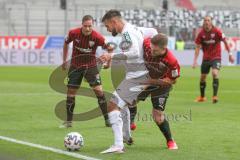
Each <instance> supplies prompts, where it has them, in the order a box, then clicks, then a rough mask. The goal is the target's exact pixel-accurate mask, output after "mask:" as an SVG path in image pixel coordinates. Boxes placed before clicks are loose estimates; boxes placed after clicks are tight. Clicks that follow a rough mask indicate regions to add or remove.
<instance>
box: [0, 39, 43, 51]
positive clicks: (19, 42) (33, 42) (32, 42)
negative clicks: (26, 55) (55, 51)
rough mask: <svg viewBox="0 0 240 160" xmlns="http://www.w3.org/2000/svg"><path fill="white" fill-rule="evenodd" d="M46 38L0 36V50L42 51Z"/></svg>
mask: <svg viewBox="0 0 240 160" xmlns="http://www.w3.org/2000/svg"><path fill="white" fill-rule="evenodd" d="M45 39H46V36H0V49H42V46H43V43H44V41H45Z"/></svg>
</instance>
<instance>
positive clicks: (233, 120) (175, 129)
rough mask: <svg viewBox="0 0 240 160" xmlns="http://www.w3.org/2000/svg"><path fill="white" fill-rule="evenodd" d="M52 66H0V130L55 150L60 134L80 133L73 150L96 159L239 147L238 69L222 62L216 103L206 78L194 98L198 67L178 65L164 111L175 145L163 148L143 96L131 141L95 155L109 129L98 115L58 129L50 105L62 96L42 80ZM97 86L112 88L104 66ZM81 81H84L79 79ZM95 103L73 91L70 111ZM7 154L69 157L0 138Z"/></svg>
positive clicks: (198, 154) (1, 152) (215, 152)
mask: <svg viewBox="0 0 240 160" xmlns="http://www.w3.org/2000/svg"><path fill="white" fill-rule="evenodd" d="M53 70H54V68H49V67H0V73H1V76H0V77H1V78H0V135H1V136H7V137H11V138H15V139H19V140H23V141H28V142H31V143H37V144H42V145H45V146H50V147H54V148H59V149H65V148H64V146H63V138H64V136H65V135H66V134H67V133H68V132H71V131H77V132H80V133H81V134H82V135H83V137H84V141H85V146H84V147H83V148H82V149H81V151H79V152H77V153H79V154H83V155H87V156H92V157H95V158H100V159H114V160H118V159H119V160H120V159H124V160H125V159H131V160H133V159H136V160H137V159H151V160H154V159H156V160H157V159H191V160H192V159H209V160H210V159H211V160H212V159H232V160H233V159H239V155H240V151H239V148H238V146H240V138H239V135H240V125H239V122H240V116H239V104H240V98H239V97H240V87H239V81H240V74H239V73H240V68H239V67H223V68H222V70H221V72H220V88H219V103H217V104H212V103H211V96H212V78H211V77H210V76H209V77H208V81H207V89H206V96H207V98H208V101H207V102H204V103H195V102H193V100H194V99H195V98H196V96H198V95H199V69H196V70H192V69H191V68H190V67H183V68H182V71H181V78H180V79H179V80H178V83H177V84H176V86H175V87H174V90H173V91H172V92H171V95H170V98H169V99H168V102H167V107H166V113H167V116H168V118H169V120H170V127H171V130H172V134H173V136H174V138H175V140H176V141H177V143H178V146H179V150H177V151H168V150H167V149H166V142H165V139H164V138H163V135H162V134H161V133H160V131H159V129H158V128H157V126H156V125H155V124H154V122H153V121H152V119H151V115H150V114H151V109H152V107H151V103H150V101H149V99H148V100H147V101H145V102H140V103H139V105H138V111H139V112H138V115H137V117H136V123H137V130H136V131H134V133H133V137H134V140H135V144H134V145H133V146H130V147H129V146H126V150H127V151H126V153H125V154H121V155H113V154H112V155H111V154H110V155H101V154H99V152H100V151H102V150H105V149H107V147H109V146H110V145H111V144H112V142H113V135H112V131H111V129H110V128H106V127H104V121H103V118H102V117H99V118H96V119H93V120H90V121H85V122H74V124H73V125H74V126H73V128H71V129H59V128H58V126H59V124H60V123H61V120H59V119H58V118H57V117H56V116H55V113H54V108H55V105H56V104H57V103H58V102H59V101H61V100H63V99H65V95H63V94H60V93H57V92H55V91H53V90H52V89H51V88H50V87H49V84H48V78H49V75H50V74H51V73H52V71H53ZM101 75H102V80H103V87H104V89H105V90H107V91H110V92H111V91H112V90H113V87H112V85H111V80H110V78H109V77H110V71H109V70H104V71H102V72H101ZM84 86H87V84H86V83H85V84H84ZM96 106H97V100H96V99H93V98H88V97H82V96H78V97H77V99H76V110H75V111H76V113H77V112H84V111H88V110H90V109H92V108H94V107H96ZM9 155H11V156H10V158H13V159H29V160H30V159H31V160H32V159H36V160H38V159H39V160H40V159H44V160H54V159H58V160H61V159H64V160H72V159H74V158H71V157H68V156H64V155H59V154H56V153H51V152H48V151H42V150H39V149H35V148H31V147H27V146H23V145H18V144H14V143H10V142H6V141H2V140H0V157H4V156H7V157H8V156H9Z"/></svg>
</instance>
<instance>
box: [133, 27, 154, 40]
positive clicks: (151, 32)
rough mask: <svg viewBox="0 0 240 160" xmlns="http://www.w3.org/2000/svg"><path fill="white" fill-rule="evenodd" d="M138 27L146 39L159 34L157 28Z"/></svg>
mask: <svg viewBox="0 0 240 160" xmlns="http://www.w3.org/2000/svg"><path fill="white" fill-rule="evenodd" d="M138 29H139V30H140V31H141V33H142V35H143V38H144V39H145V38H152V37H153V36H155V35H157V34H158V32H157V30H156V29H155V28H146V27H138Z"/></svg>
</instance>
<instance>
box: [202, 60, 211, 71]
mask: <svg viewBox="0 0 240 160" xmlns="http://www.w3.org/2000/svg"><path fill="white" fill-rule="evenodd" d="M210 68H211V62H210V61H206V60H203V61H202V64H201V74H208V73H209V71H210Z"/></svg>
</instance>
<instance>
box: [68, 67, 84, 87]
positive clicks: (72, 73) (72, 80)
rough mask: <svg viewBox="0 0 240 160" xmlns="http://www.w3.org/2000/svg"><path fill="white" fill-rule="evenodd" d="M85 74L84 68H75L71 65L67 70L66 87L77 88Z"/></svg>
mask: <svg viewBox="0 0 240 160" xmlns="http://www.w3.org/2000/svg"><path fill="white" fill-rule="evenodd" d="M84 74H85V70H84V69H77V68H74V67H71V68H70V69H69V71H68V83H67V86H68V88H72V89H73V88H76V89H78V88H79V87H80V85H81V83H82V79H83V76H84Z"/></svg>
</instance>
